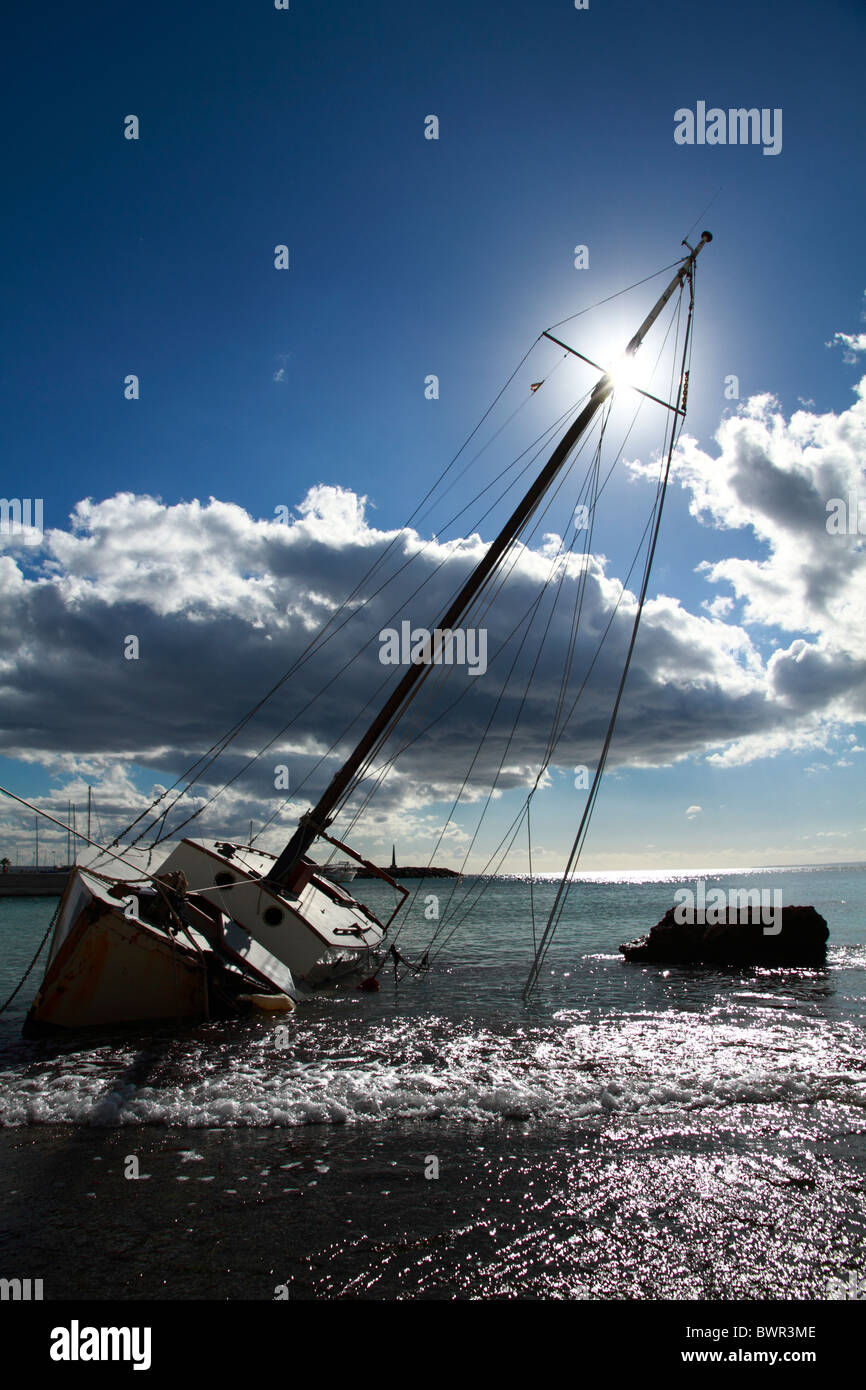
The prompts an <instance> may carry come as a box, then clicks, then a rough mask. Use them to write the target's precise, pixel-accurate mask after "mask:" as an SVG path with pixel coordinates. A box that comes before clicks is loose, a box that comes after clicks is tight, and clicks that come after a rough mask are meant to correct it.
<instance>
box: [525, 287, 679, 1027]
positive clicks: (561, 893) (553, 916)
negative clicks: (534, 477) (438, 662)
mask: <svg viewBox="0 0 866 1390" xmlns="http://www.w3.org/2000/svg"><path fill="white" fill-rule="evenodd" d="M687 279H688V282H689V309H688V316H687V320H686V329H685V341H684V343H683V352H682V359H681V364H680V376H679V388H678V394H677V403H678V404H681V403H682V400H683V395H684V391H685V382H686V372H687V362H689V361H690V360H691V357H690V354H691V330H692V322H693V316H694V304H695V285H694V281H695V276H694V265H693V266H692V270H691V273H690V274H689V275H688V276H687ZM682 292H683V286H682V285H681V286H680V296H679V297H680V302H681V301H682ZM683 423H684V417H682V416H680V417H679V419H677V418H676V417H674V419H673V420H672V421H671V423H670V443H669V445H668V449H667V457H666V460H665V465H664V470H663V473H662V477H661V482H660V488H659V493H658V501H657V506H656V509H655V519H654V524H653V530H652V534H651V536H650V543H649V546H648V550H647V559H646V565H645V568H644V575H643V581H642V583H641V590H640V596H639V599H638V605H637V610H636V613H635V619H634V625H633V627H632V633H631V638H630V641H629V647H628V651H627V653H626V659H625V664H624V667H623V671H622V675H621V677H620V681H619V685H618V688H617V694H616V699H615V701H614V706H613V710H612V713H611V716H610V721H609V723H608V728H607V732H606V735H605V741H604V744H603V746H602V750H601V755H600V757H599V761H598V764H597V766H596V770H595V775H594V777H593V782H592V787H591V788H590V793H589V796H588V797H587V803H586V806H585V807H584V811H583V815H582V816H581V819H580V824H579V826H578V830H577V834H576V836H575V839H574V843H573V845H572V848H571V851H570V854H569V857H568V862H567V863H566V866H565V869H564V871H563V874H562V878H561V880H560V883H559V887H558V889H557V893H556V896H555V898H554V902H553V906H552V907H551V909H550V915H549V917H548V920H547V924H546V926H545V928H544V931H543V932H542V935H541V940H540V942H539V943H538V946H537V949H536V952H535V958H534V960H533V963H532V967H531V968H530V971H529V975H528V976H527V979H526V983H525V985H524V987H523V999H524V1000H527V999H528V998H529V996H530V995H531V993H532V991H533V989H534V988H535V985H536V984H537V982H538V977H539V974H540V971H541V968H542V966H543V964H544V961H545V960H546V958H547V953H548V951H549V949H550V945H551V943H552V940H553V937H554V934H555V932H556V928H557V927H558V925H559V922H560V920H561V918H562V913H563V911H564V909H565V904H566V901H567V899H568V892H569V889H570V886H571V878H570V875H571V872H572V869H573V867H574V865H575V864H576V863H577V861H578V859H579V857H580V852H581V850H582V848H583V844H584V841H585V839H586V834H587V831H588V829H589V822H590V820H591V817H592V812H593V809H594V807H595V803H596V800H597V797H598V790H599V787H600V785H601V778H602V774H603V772H604V767H605V764H606V762H607V757H608V753H609V751H610V745H611V743H612V741H613V735H614V730H615V727H616V720H617V715H618V713H619V708H620V704H621V701H622V696H623V692H624V690H625V684H626V680H627V678H628V672H629V667H630V665H631V658H632V654H633V652H634V648H635V643H636V641H637V635H638V629H639V626H640V620H641V616H642V613H643V609H644V605H645V603H646V596H647V591H648V588H649V578H650V572H651V569H652V562H653V558H654V556H655V549H656V543H657V541H658V536H659V529H660V526H661V518H662V512H663V509H664V500H665V495H666V492H667V486H668V481H669V478H670V470H671V464H672V461H673V454H674V449H675V447H676V444H677V441H678V440H679V437H680V434H681V432H682V428H683ZM665 433H666V434H667V425H666V429H665Z"/></svg>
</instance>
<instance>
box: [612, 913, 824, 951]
mask: <svg viewBox="0 0 866 1390" xmlns="http://www.w3.org/2000/svg"><path fill="white" fill-rule="evenodd" d="M675 914H676V915H675ZM779 916H780V917H781V924H780V922H779V917H778V916H777V917H776V918H775V920H774V922H772V923H771V924H768V923H766V922H765V921H762V918H761V912H760V910H759V909H758V908H739V909H738V908H721V909H719V910H718V911H712V910H707V911H706V912H704V913H701V912H696V911H693V910H692V911H684V910H683V909H681V908H673V907H671V908H669V909H668V911H667V912H666V913H665V915H664V917H663V918H662V919H661V921H660V922H657V923H656V925H655V926H654V927H653V928H652V930H651V931H650V933H649V935H648V936H641V937H639V938H638V940H637V941H627V942H625V944H624V945H622V946H620V948H619V949H620V950H621V951H622V953H623V955H624V956H625V958H626V960H637V961H655V962H658V963H659V964H664V965H821V964H823V962H824V958H825V954H826V947H827V938H828V936H829V935H830V932H829V930H828V927H827V923H826V921H825V920H824V918H823V917H822V916H821V914H820V913H819V912H816V911H815V909H814V907H783V908H781V909H779ZM679 917H684V918H685V920H684V921H679V920H677V919H678V918H679ZM705 918H710V919H711V920H709V921H706V920H703V919H705ZM716 919H718V920H716Z"/></svg>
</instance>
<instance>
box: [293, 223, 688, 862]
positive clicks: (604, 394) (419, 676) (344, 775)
mask: <svg viewBox="0 0 866 1390" xmlns="http://www.w3.org/2000/svg"><path fill="white" fill-rule="evenodd" d="M708 241H712V235H711V233H710V232H704V233H703V234H702V236H701V239H700V241H699V242H698V244H697V246H696V247H695V248H694V249H692V248H689V255H688V256H685V257H684V258H683V260H682V262H681V264H680V267H679V269H678V270H677V272H676V274H675V275H674V276H673V278H672V280H671V282H670V284H669V285H668V286H667V288H666V289H665V291H664V293H663V294H661V295H660V296H659V298H658V299H657V300H656V302H655V304H654V305H653V307H652V308H651V309H650V311H649V313H648V314H647V316H646V318H645V319H644V321H643V323H642V324H641V326H640V328H639V329H638V330H637V332H636V333H635V335H634V337H633V338H632V339H631V341H630V343H629V344H628V347H627V348H626V350H625V354H624V356H625V357H633V356H634V355H635V353H636V352H637V351H638V349H639V348H640V346H641V344H642V342H643V340H644V338H645V337H646V335H647V333H648V332H649V330H650V328H652V326H653V324H654V323H655V321H656V319H657V318H658V316H659V314H660V313H661V312H662V310H663V309H664V307H665V305H666V304H667V302H668V300H669V299H670V298H671V296H672V295H673V294H674V292H675V291H676V290H677V289H679V288H680V287H681V286H682V285H683V283H684V281H685V280H686V278H687V277H689V276H691V273H692V269H693V267H694V263H695V260H696V259H697V256H698V254H699V253H700V251H701V250H702V248H703V247H704V246H705V245H706V244H707V242H708ZM613 389H614V379H613V376H612V375H611V373H610V372H604V373H603V374H602V375H601V377H599V379H598V381H597V382H596V384H595V386H594V388H593V391H592V395H591V396H590V398H589V400H588V401H587V403H586V405H585V406H584V408H583V410H582V411H581V412H580V414H579V415H578V417H577V419H576V420H575V421H574V423H573V424H572V425H571V426H570V427H569V429H568V430H566V432H565V434H564V435H563V436H562V439H561V440H560V441H559V443H558V444H557V446H556V448H555V449H554V450H553V453H552V454H551V455H550V458H549V459H548V461H547V463H546V464H545V465H544V467H543V468H542V470H541V472H540V473H539V474H538V477H537V478H536V479H535V482H534V483H533V484H532V486H531V487H530V488H529V490H528V492H527V493H526V494H525V496H524V497H523V498H522V499H521V501H520V502H519V503H518V504H517V506H516V507H515V509H514V511H513V512H512V513H511V516H510V517H509V518H508V520H507V521H506V523H505V525H504V526H503V527H502V530H501V531H500V532H499V535H498V536H497V537H496V539H495V540H494V541H493V542H492V543H491V545H490V547H489V548H488V550H487V552H486V553H485V555H484V556H483V558H482V559H481V560H480V561H479V563H478V564H477V565H476V567H475V569H474V570H473V571H472V573H471V574H470V575H469V577H468V579H467V580H466V582H465V584H464V585H463V587H462V588H461V590H460V592H459V594H458V595H457V597H456V598H455V599H454V600H453V602H452V603H451V605H450V606H449V608H448V610H447V611H446V612H445V613H444V614H443V616H442V617H441V618H440V619H439V622H438V623H437V627H438V628H439V629H440V630H443V631H448V630H449V629H451V628H454V627H457V626H458V624H459V622H460V619H461V618H462V616H463V614H464V613H465V612H466V610H467V608H468V607H469V605H470V604H471V603H472V601H473V600H474V599H475V598H476V597H477V596H478V594H479V593H480V592H481V590H482V589H483V587H484V585H485V584H486V583H487V581H488V579H489V578H490V576H491V574H492V573H493V572H494V570H495V569H496V566H497V565H498V563H499V561H500V560H501V558H502V556H503V554H504V553H505V551H506V550H507V549H508V547H509V545H510V544H511V543H512V541H513V540H515V539H516V537H517V536H518V535H519V534H520V532H521V530H522V529H523V527H524V526H525V524H526V522H527V521H528V520H529V518H530V517H531V516H532V513H533V512H534V511H535V509H536V507H537V506H538V504H539V502H540V501H541V499H542V497H543V496H544V494H545V493H546V492H547V490H548V488H549V487H550V485H551V483H552V482H553V480H554V478H555V477H556V475H557V473H559V471H560V470H561V468H562V467H563V465H564V464H565V462H566V460H567V459H568V456H569V454H570V453H571V452H572V450H573V449H574V447H575V445H576V444H577V443H578V441H579V440H580V438H581V436H582V435H583V434H585V433H586V430H587V429H588V428H589V426H590V425H591V423H592V421H593V419H594V418H595V416H596V415H597V413H598V411H599V410H600V408H601V406H602V405H603V404H604V402H605V401H606V400H607V399H608V397H609V396H610V395H611V393H612V392H613ZM429 670H430V665H429V663H427V662H425V661H423V660H422V661H419V662H417V663H415V664H413V665H411V666H410V667H409V669H408V670H407V671H406V674H405V675H404V676H403V678H402V680H401V681H400V682H399V683H398V685H397V686H396V688H395V690H394V691H393V693H392V694H391V696H390V697H389V699H388V700H386V702H385V704H384V705H383V706H382V708H381V710H380V711H379V713H378V714H377V716H376V718H375V719H374V720H373V722H372V724H371V725H370V726H369V728H368V729H367V731H366V733H365V734H364V735H363V737H362V738H361V740H360V741H359V743H358V744H357V745H356V747H355V749H354V750H353V752H352V753H350V755H349V757H348V758H347V759H346V761H345V762H344V763H343V765H342V767H341V768H340V769H339V771H338V772H336V773H335V775H334V777H333V778H332V779H331V781H330V783H329V785H328V786H327V788H326V789H325V791H324V792H323V793H322V795H321V796H320V798H319V800H318V801H317V802H316V805H315V806H314V807H313V809H312V810H311V811H308V812H307V813H306V815H303V816H301V819H300V821H299V822H298V828H297V830H296V831H295V833H294V835H293V836H292V838H291V840H290V841H289V843H288V844H287V845H286V848H285V849H284V850H283V852H282V854H281V855H280V856H279V858H278V859H277V861H276V863H275V864H274V866H273V868H272V869H271V872H270V873H269V874H268V876H267V877H268V880H269V881H270V882H271V883H273V884H275V885H277V886H280V887H286V886H289V885H290V883H291V880H292V877H293V875H294V873H295V871H296V870H297V868H298V866H299V865H300V863H301V860H302V859H303V857H304V855H305V854H306V852H307V850H308V849H309V848H310V846H311V845H312V843H313V841H314V840H315V839H316V837H317V835H319V834H320V833H321V832H323V831H325V830H327V828H328V826H329V824H330V818H331V816H332V813H333V811H334V808H335V807H336V805H337V803H338V802H339V800H340V798H341V796H342V795H343V793H344V792H345V791H346V789H347V788H348V787H349V786H350V784H351V782H352V779H353V778H354V777H355V775H356V773H357V772H358V770H359V768H360V767H361V766H362V765H363V763H364V760H365V759H366V758H367V756H368V754H369V753H370V752H371V751H372V750H373V749H374V748H375V746H376V744H377V743H378V742H379V740H380V738H381V737H382V735H383V734H384V733H385V732H386V731H387V729H388V727H389V725H390V724H391V723H392V721H394V720H395V719H396V717H397V715H398V714H399V713H400V712H401V711H402V709H403V708H404V707H405V705H406V704H407V703H408V701H409V699H410V698H411V696H412V695H413V694H414V691H415V686H416V685H417V684H418V683H419V682H420V681H421V680H423V678H424V677H425V676H426V674H427V672H428V671H429Z"/></svg>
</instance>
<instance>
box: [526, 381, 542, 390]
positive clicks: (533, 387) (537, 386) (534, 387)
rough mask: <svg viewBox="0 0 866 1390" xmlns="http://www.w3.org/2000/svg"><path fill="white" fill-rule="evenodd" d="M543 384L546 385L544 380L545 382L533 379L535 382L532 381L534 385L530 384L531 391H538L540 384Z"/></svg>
mask: <svg viewBox="0 0 866 1390" xmlns="http://www.w3.org/2000/svg"><path fill="white" fill-rule="evenodd" d="M543 385H544V382H543V381H533V383H532V385H531V386H530V388H529V389H530V391H537V390H538V388H539V386H543Z"/></svg>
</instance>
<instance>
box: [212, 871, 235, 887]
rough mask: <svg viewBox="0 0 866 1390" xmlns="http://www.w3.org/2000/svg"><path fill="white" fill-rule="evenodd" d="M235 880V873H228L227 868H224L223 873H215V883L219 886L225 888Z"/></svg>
mask: <svg viewBox="0 0 866 1390" xmlns="http://www.w3.org/2000/svg"><path fill="white" fill-rule="evenodd" d="M234 882H235V876H234V874H227V873H226V872H225V870H223V872H222V873H218V874H214V883H215V884H216V886H217V888H225V887H226V886H227V885H228V884H229V883H234Z"/></svg>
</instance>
